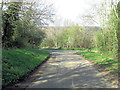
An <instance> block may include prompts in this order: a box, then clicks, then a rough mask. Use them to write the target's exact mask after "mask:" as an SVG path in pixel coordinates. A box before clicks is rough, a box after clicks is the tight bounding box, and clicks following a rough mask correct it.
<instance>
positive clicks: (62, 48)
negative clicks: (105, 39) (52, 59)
mask: <svg viewBox="0 0 120 90" xmlns="http://www.w3.org/2000/svg"><path fill="white" fill-rule="evenodd" d="M42 49H47V50H88V49H84V48H61V49H58V48H42Z"/></svg>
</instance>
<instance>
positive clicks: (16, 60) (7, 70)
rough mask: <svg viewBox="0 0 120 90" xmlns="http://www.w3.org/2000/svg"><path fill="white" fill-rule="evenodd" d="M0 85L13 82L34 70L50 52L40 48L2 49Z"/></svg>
mask: <svg viewBox="0 0 120 90" xmlns="http://www.w3.org/2000/svg"><path fill="white" fill-rule="evenodd" d="M2 54H3V58H2V78H3V79H2V86H3V87H5V86H7V85H10V84H11V83H15V82H16V81H17V80H19V79H20V78H21V77H23V76H24V75H26V74H27V73H29V72H31V71H32V70H34V68H35V67H37V66H38V65H40V64H41V63H42V62H43V61H44V60H45V59H46V58H47V57H48V56H49V55H50V53H49V52H47V51H40V50H26V49H17V50H3V52H2Z"/></svg>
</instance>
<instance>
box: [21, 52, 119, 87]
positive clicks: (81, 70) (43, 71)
mask: <svg viewBox="0 0 120 90" xmlns="http://www.w3.org/2000/svg"><path fill="white" fill-rule="evenodd" d="M49 51H50V52H51V54H52V55H51V57H50V58H49V60H48V61H47V62H45V63H44V64H43V65H42V66H41V67H40V68H39V69H38V70H37V71H36V72H35V73H34V74H33V75H31V76H30V77H29V78H28V80H27V81H26V82H24V83H23V84H22V85H21V86H23V87H24V86H25V85H28V86H27V88H117V85H112V84H111V83H109V82H108V81H107V80H106V79H105V78H103V76H104V74H101V73H100V72H98V71H97V70H96V69H95V68H94V67H93V66H92V64H91V63H90V62H89V61H87V60H85V59H84V58H83V57H81V56H79V55H76V54H73V53H74V52H76V51H74V50H49Z"/></svg>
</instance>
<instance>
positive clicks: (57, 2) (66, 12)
mask: <svg viewBox="0 0 120 90" xmlns="http://www.w3.org/2000/svg"><path fill="white" fill-rule="evenodd" d="M48 1H49V0H48ZM51 1H52V2H53V3H54V7H55V10H56V17H57V18H56V20H57V19H58V20H59V21H58V22H61V23H63V22H62V19H63V20H70V21H73V22H75V23H79V20H78V19H79V18H78V17H79V16H81V15H84V14H86V13H87V12H88V11H89V9H91V8H92V7H93V5H94V4H96V3H99V2H100V1H101V0H51ZM61 18H62V19H61ZM60 19H61V20H60Z"/></svg>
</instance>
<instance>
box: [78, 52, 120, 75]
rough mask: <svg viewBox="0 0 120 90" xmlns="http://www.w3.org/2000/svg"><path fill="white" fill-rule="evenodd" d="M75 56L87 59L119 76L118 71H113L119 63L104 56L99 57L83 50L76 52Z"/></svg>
mask: <svg viewBox="0 0 120 90" xmlns="http://www.w3.org/2000/svg"><path fill="white" fill-rule="evenodd" d="M76 54H78V55H82V56H84V57H85V58H87V59H90V60H92V61H94V62H97V63H98V64H102V65H103V66H104V67H106V68H107V69H108V70H111V71H112V72H116V73H119V74H120V72H118V70H117V69H115V68H117V67H118V64H119V65H120V63H119V62H117V61H115V60H113V59H110V58H108V57H106V56H103V55H100V54H98V53H95V52H87V51H84V50H83V51H79V52H76ZM114 67H115V68H114Z"/></svg>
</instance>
